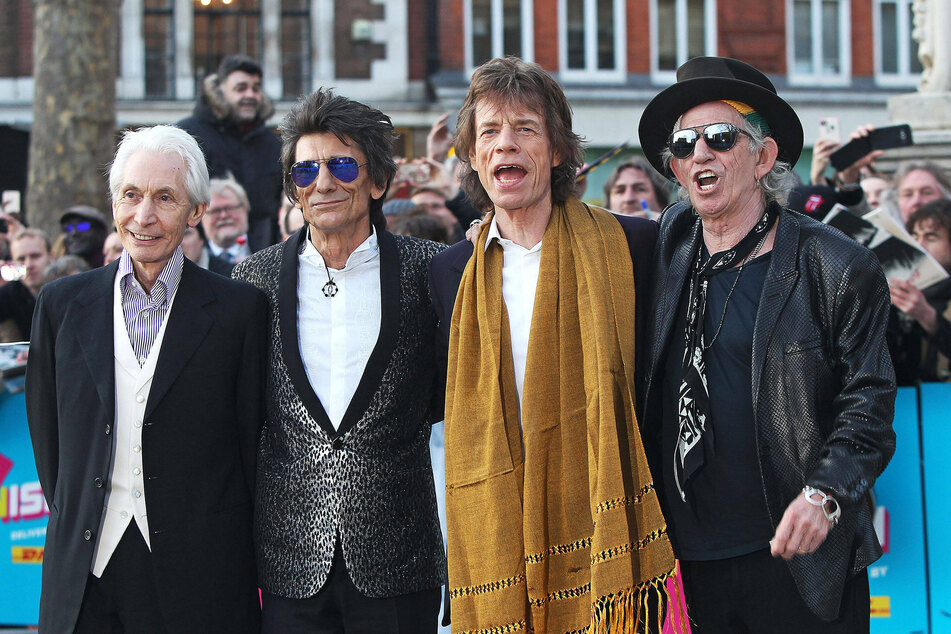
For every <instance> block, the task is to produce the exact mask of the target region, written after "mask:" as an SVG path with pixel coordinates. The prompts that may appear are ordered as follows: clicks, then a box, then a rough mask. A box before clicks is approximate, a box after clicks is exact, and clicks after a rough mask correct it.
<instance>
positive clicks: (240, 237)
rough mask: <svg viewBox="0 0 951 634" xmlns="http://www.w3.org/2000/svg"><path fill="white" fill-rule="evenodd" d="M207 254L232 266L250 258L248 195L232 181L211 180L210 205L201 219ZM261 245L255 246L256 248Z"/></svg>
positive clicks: (229, 179)
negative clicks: (206, 242) (206, 241)
mask: <svg viewBox="0 0 951 634" xmlns="http://www.w3.org/2000/svg"><path fill="white" fill-rule="evenodd" d="M201 227H202V229H203V230H204V233H205V238H207V240H208V250H209V251H210V253H211V255H213V256H215V257H217V258H220V259H222V260H224V261H225V262H227V263H228V264H231V265H232V266H233V265H235V264H237V263H238V262H240V261H241V260H243V259H245V258H246V257H248V256H249V255H251V251H252V249H251V243H250V242H248V195H247V194H246V193H245V191H244V187H242V186H241V185H240V184H239V183H238V182H237V181H236V180H234V179H231V178H213V179H211V202H210V203H208V211H206V212H205V215H204V216H202V218H201ZM262 246H269V245H258V248H259V249H260V248H261V247H262Z"/></svg>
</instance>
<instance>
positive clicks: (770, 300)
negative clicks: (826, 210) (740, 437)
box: [752, 210, 799, 413]
mask: <svg viewBox="0 0 951 634" xmlns="http://www.w3.org/2000/svg"><path fill="white" fill-rule="evenodd" d="M777 222H778V223H779V226H778V227H777V229H776V239H775V240H774V241H773V250H772V254H771V255H770V263H769V270H767V272H766V281H765V282H763V292H762V294H761V295H760V302H759V308H758V309H757V311H756V323H755V324H754V326H753V360H752V371H753V412H754V413H755V412H756V407H757V400H758V397H759V389H760V379H762V377H763V367H764V365H765V363H766V352H767V350H769V341H770V339H771V338H772V336H773V330H774V329H775V328H776V322H777V321H778V320H779V315H780V314H781V313H782V310H783V307H784V306H785V305H786V301H787V300H788V299H789V295H790V293H792V289H793V286H794V285H795V283H796V279H797V278H798V277H799V271H798V269H797V268H796V264H797V261H798V256H799V222H798V221H797V220H796V218H795V217H794V216H793V215H792V214H791V213H789V212H788V211H785V210H784V211H781V212H780V214H779V220H778V221H777Z"/></svg>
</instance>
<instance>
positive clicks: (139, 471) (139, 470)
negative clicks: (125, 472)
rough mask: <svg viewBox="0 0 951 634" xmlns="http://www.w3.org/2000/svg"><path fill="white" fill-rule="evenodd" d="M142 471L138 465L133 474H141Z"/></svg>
mask: <svg viewBox="0 0 951 634" xmlns="http://www.w3.org/2000/svg"><path fill="white" fill-rule="evenodd" d="M140 473H142V469H139V468H138V467H136V468H135V469H133V470H132V475H139V474H140Z"/></svg>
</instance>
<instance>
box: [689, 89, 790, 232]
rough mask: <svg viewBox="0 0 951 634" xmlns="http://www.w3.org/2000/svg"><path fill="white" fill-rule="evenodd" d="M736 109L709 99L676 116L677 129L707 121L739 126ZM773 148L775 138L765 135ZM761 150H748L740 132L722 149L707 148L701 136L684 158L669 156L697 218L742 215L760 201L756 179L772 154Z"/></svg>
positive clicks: (759, 204)
mask: <svg viewBox="0 0 951 634" xmlns="http://www.w3.org/2000/svg"><path fill="white" fill-rule="evenodd" d="M742 121H743V118H742V116H741V115H740V113H739V112H737V111H736V110H734V109H733V108H732V107H730V106H728V105H727V104H725V103H723V102H720V101H711V102H709V103H705V104H701V105H699V106H696V107H694V108H691V109H690V110H688V111H687V112H686V113H685V114H684V115H683V116H682V117H681V118H680V126H679V129H683V128H692V127H702V126H705V125H709V124H711V123H732V124H733V125H735V126H737V127H741V125H742ZM767 143H768V144H772V146H773V147H775V141H773V140H772V139H769V138H767ZM767 154H768V153H766V152H765V151H761V152H757V153H755V154H754V153H751V152H750V150H749V137H747V136H746V135H744V134H740V135H738V137H737V140H736V143H735V144H734V145H733V147H732V148H730V149H729V150H727V151H725V152H717V151H714V150H711V149H710V148H709V147H708V146H707V144H706V142H705V141H704V140H703V136H702V135H701V137H700V138H699V139H698V140H697V145H696V147H695V148H694V151H693V154H691V155H690V156H688V157H687V158H685V159H677V158H674V159H671V161H670V168H671V170H672V171H673V172H674V175H675V176H676V177H677V180H678V181H680V184H681V185H683V186H684V187H685V188H686V189H687V192H688V194H689V195H690V203H691V204H692V205H693V207H694V209H696V210H697V213H698V214H700V217H701V218H720V217H729V216H732V215H742V214H745V213H747V212H749V211H750V210H751V209H755V208H759V207H761V206H762V204H763V202H762V201H763V194H762V192H761V191H760V189H759V187H757V185H756V179H757V178H760V177H762V176H764V175H765V174H766V173H767V172H769V170H770V169H772V166H773V163H774V162H775V153H773V154H772V158H771V159H770V157H769V156H767Z"/></svg>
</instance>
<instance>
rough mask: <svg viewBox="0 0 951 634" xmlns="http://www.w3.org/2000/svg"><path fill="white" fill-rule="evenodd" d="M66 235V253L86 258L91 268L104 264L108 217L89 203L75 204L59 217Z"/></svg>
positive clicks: (60, 224)
mask: <svg viewBox="0 0 951 634" xmlns="http://www.w3.org/2000/svg"><path fill="white" fill-rule="evenodd" d="M59 226H60V228H62V230H63V233H64V234H65V235H66V238H65V241H64V246H65V247H66V255H76V256H79V257H81V258H82V259H84V260H86V262H87V263H88V264H89V267H90V268H98V267H100V266H102V245H103V243H104V242H105V241H106V229H107V227H108V225H107V224H106V217H105V216H103V215H102V213H101V212H100V211H99V210H98V209H94V208H93V207H90V206H88V205H74V206H73V207H70V208H69V209H67V210H66V211H64V212H63V215H62V216H60V218H59Z"/></svg>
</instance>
